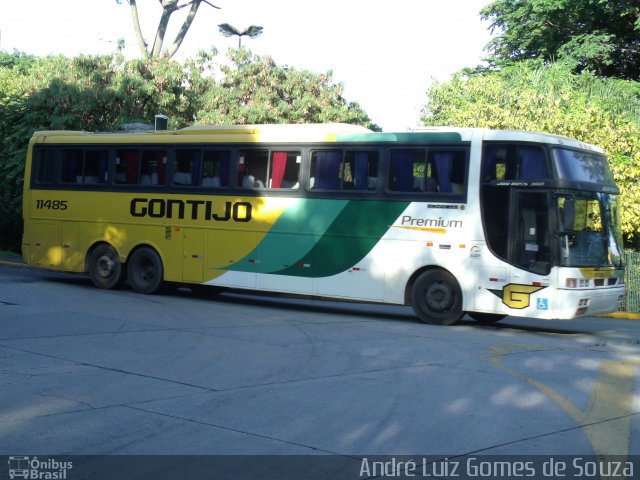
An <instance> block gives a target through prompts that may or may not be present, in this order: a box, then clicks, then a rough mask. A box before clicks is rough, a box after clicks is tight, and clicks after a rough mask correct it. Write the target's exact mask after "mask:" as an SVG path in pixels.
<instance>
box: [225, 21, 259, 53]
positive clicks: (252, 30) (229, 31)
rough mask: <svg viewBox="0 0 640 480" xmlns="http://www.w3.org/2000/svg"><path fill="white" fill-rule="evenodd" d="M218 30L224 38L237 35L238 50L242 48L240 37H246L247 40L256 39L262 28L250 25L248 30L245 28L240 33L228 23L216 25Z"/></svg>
mask: <svg viewBox="0 0 640 480" xmlns="http://www.w3.org/2000/svg"><path fill="white" fill-rule="evenodd" d="M218 30H220V33H221V34H222V35H224V36H225V37H232V36H234V35H237V36H238V48H240V47H242V37H244V36H247V37H249V38H256V37H258V36H260V35H261V34H262V27H259V26H258V25H251V26H250V27H249V28H246V29H245V30H243V31H242V32H241V31H239V30H238V29H237V28H235V27H232V26H231V25H229V24H228V23H221V24H220V25H218Z"/></svg>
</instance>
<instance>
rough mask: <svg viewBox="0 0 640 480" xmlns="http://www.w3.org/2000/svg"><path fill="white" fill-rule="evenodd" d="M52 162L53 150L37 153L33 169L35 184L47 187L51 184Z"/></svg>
mask: <svg viewBox="0 0 640 480" xmlns="http://www.w3.org/2000/svg"><path fill="white" fill-rule="evenodd" d="M54 161H55V151H54V150H49V149H46V150H45V149H43V150H39V151H38V152H37V154H36V155H35V162H34V163H35V165H34V167H33V179H34V182H35V183H36V184H38V185H47V184H51V183H53V167H54Z"/></svg>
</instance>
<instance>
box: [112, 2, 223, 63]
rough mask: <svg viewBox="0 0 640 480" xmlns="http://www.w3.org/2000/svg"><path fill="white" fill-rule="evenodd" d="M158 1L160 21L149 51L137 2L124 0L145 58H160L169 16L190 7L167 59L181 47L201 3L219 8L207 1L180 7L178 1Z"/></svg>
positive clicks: (186, 3)
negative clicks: (160, 10) (129, 9)
mask: <svg viewBox="0 0 640 480" xmlns="http://www.w3.org/2000/svg"><path fill="white" fill-rule="evenodd" d="M158 1H159V2H160V5H161V6H162V15H161V16H160V21H159V23H158V28H157V30H156V36H155V40H154V42H153V45H152V47H151V49H149V48H148V44H147V42H146V41H145V39H144V37H143V35H142V29H141V27H140V18H139V15H138V4H137V0H126V2H127V3H128V4H129V6H130V8H131V19H132V21H133V29H134V31H135V33H136V40H137V42H138V48H139V49H140V54H141V55H142V56H145V57H159V56H160V54H161V53H162V45H163V43H164V37H165V34H166V33H167V27H168V25H169V20H170V19H171V16H172V15H173V14H174V13H175V12H177V11H178V10H181V9H183V8H185V7H188V6H190V9H189V12H188V13H187V16H186V18H185V19H184V21H183V23H182V27H180V30H179V31H178V33H177V35H176V38H175V39H174V41H173V44H172V45H171V47H169V49H168V50H167V51H166V55H167V57H168V58H171V57H173V56H174V55H175V54H176V52H177V51H178V49H179V48H180V45H182V41H183V40H184V37H185V36H186V35H187V32H188V31H189V28H190V27H191V23H192V22H193V19H194V18H195V16H196V13H197V12H198V8H200V4H201V3H205V4H207V5H209V6H211V7H213V8H218V9H219V8H220V7H216V6H215V5H213V4H212V3H210V2H209V1H208V0H191V1H185V3H183V4H182V5H179V3H180V0H158ZM116 2H117V3H118V4H122V2H123V0H116Z"/></svg>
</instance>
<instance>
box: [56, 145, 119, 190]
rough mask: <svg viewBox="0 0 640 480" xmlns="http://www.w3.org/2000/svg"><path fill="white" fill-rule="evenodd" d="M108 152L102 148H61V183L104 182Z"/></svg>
mask: <svg viewBox="0 0 640 480" xmlns="http://www.w3.org/2000/svg"><path fill="white" fill-rule="evenodd" d="M107 158H108V154H107V152H106V151H103V150H81V149H69V150H62V170H61V181H62V182H63V183H79V184H94V185H96V184H104V183H106V181H107Z"/></svg>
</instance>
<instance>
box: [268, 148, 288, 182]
mask: <svg viewBox="0 0 640 480" xmlns="http://www.w3.org/2000/svg"><path fill="white" fill-rule="evenodd" d="M286 167H287V152H273V159H272V161H271V188H281V187H282V179H283V178H284V171H285V168H286Z"/></svg>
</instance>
